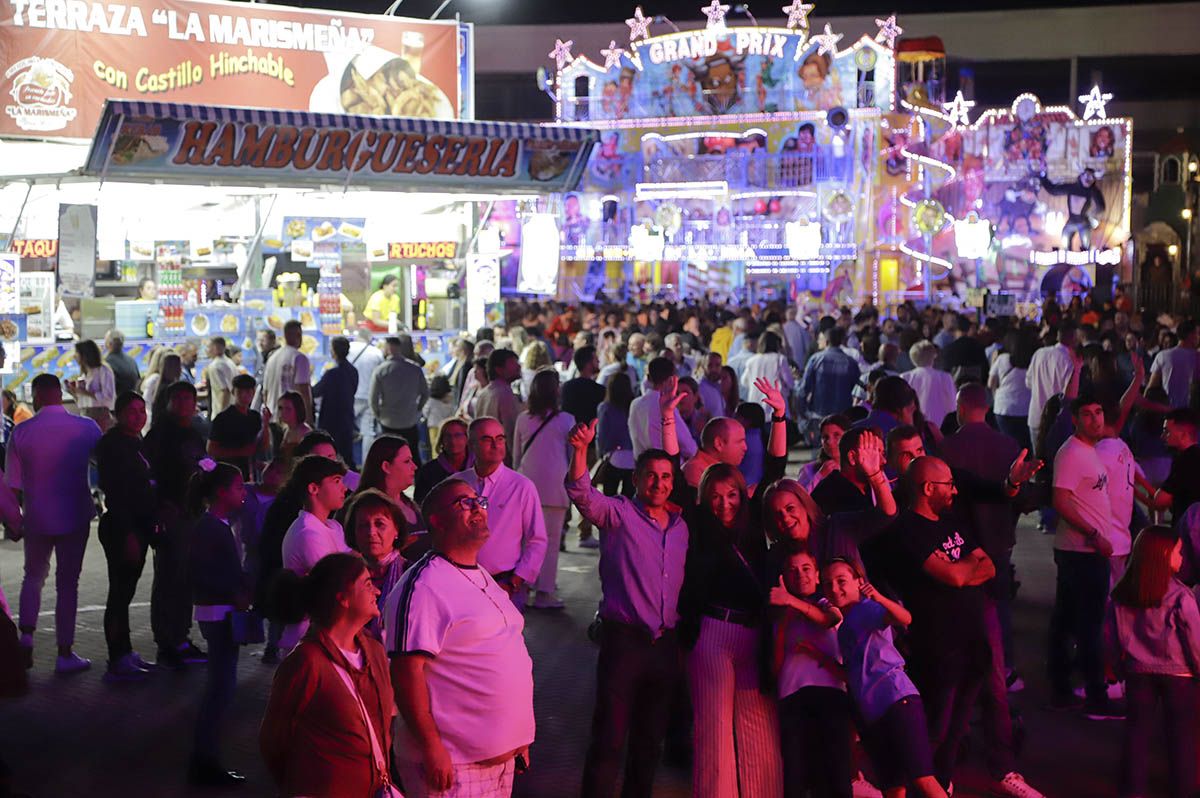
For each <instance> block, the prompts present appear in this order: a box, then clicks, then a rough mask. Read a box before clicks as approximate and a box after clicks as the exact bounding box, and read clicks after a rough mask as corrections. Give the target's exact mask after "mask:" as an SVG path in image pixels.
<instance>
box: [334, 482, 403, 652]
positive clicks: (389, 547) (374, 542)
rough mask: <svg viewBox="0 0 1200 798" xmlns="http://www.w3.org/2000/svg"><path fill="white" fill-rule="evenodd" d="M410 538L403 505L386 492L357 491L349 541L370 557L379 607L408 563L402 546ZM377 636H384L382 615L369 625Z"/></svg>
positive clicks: (348, 525)
mask: <svg viewBox="0 0 1200 798" xmlns="http://www.w3.org/2000/svg"><path fill="white" fill-rule="evenodd" d="M407 542H408V522H407V521H405V519H404V513H403V512H401V510H400V507H399V506H398V505H397V504H396V503H395V502H394V501H392V500H391V499H389V498H388V497H387V496H385V495H384V494H383V493H381V492H380V491H378V490H375V489H374V488H367V489H366V490H363V491H360V492H359V493H357V494H355V496H354V498H353V499H351V500H350V505H349V507H348V508H347V510H346V543H348V544H349V545H350V548H352V549H354V550H355V551H357V552H358V553H359V554H361V555H362V556H363V559H364V560H366V561H367V569H368V570H369V571H370V572H371V582H372V583H374V585H375V589H376V590H378V591H379V609H380V611H382V610H383V603H384V601H386V600H387V597H388V594H389V593H391V592H392V588H393V587H395V586H396V583H397V582H399V581H400V575H401V574H402V573H404V568H405V567H406V563H405V560H404V558H403V557H402V556H400V550H401V549H403V548H404V546H405V544H406V543H407ZM367 631H369V632H370V633H371V634H372V635H373V636H374V637H375V639H376V640H380V641H382V640H383V630H382V629H381V628H380V625H379V619H378V618H375V619H372V620H371V622H370V623H369V624H368V625H367Z"/></svg>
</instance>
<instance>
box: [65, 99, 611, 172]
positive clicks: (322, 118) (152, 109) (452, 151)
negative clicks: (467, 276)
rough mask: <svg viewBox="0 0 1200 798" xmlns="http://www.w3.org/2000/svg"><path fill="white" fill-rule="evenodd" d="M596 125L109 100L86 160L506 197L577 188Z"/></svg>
mask: <svg viewBox="0 0 1200 798" xmlns="http://www.w3.org/2000/svg"><path fill="white" fill-rule="evenodd" d="M597 140H598V133H597V132H596V131H594V130H590V129H586V128H580V127H565V126H561V125H541V124H532V123H523V122H486V121H483V122H463V121H456V120H439V119H410V118H403V117H387V116H356V115H351V114H331V113H317V112H309V111H287V110H279V109H268V108H242V107H234V106H211V105H189V104H184V103H163V102H144V101H129V100H110V101H108V103H107V104H106V106H105V109H104V114H103V116H102V117H101V121H100V125H99V128H98V130H97V132H96V136H95V137H94V139H93V140H92V146H91V149H90V151H89V153H88V158H87V163H86V165H85V167H84V172H85V173H86V174H91V175H96V176H101V177H110V178H120V177H128V178H154V179H172V178H173V179H183V182H186V179H188V178H191V179H197V180H203V181H204V182H214V181H215V182H221V181H224V182H230V183H238V184H241V185H245V184H247V183H250V184H254V183H260V182H261V183H262V184H263V185H289V184H301V185H312V184H313V183H320V184H338V183H345V184H349V185H362V184H366V185H372V186H380V187H386V188H388V189H390V190H405V189H412V190H420V189H428V190H434V191H455V190H460V191H473V192H480V191H483V192H492V191H494V192H497V193H530V192H556V191H570V190H573V189H574V188H575V187H576V186H577V184H578V182H579V179H580V177H581V176H582V173H583V168H584V166H585V164H586V161H587V157H588V155H589V154H590V152H591V148H592V147H593V146H594V145H595V143H596V142H597Z"/></svg>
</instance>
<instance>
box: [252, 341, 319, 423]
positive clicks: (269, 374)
mask: <svg viewBox="0 0 1200 798" xmlns="http://www.w3.org/2000/svg"><path fill="white" fill-rule="evenodd" d="M311 382H312V366H311V365H309V362H308V357H306V356H305V355H304V354H303V353H301V352H300V350H299V349H297V348H296V347H294V346H284V347H282V348H280V349H276V350H275V353H274V354H273V355H271V359H270V360H268V361H267V368H266V369H265V370H264V371H263V379H262V390H263V405H265V406H266V407H267V408H269V409H270V411H271V414H272V415H275V414H277V413H278V411H279V397H281V396H283V395H284V394H285V393H287V392H288V391H294V390H296V386H297V385H309V384H311ZM310 409H311V408H310Z"/></svg>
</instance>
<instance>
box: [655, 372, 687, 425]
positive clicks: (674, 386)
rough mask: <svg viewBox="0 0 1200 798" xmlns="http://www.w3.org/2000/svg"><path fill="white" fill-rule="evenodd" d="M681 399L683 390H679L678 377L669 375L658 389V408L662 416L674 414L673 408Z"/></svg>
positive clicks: (666, 416)
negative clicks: (664, 383)
mask: <svg viewBox="0 0 1200 798" xmlns="http://www.w3.org/2000/svg"><path fill="white" fill-rule="evenodd" d="M681 401H683V391H681V390H679V378H678V377H671V378H670V379H669V380H667V384H666V385H664V386H663V387H662V388H660V389H659V391H658V409H659V412H660V414H661V415H662V417H663V418H668V417H671V418H673V417H674V416H675V408H677V407H679V403H680V402H681Z"/></svg>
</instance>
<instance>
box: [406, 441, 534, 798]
mask: <svg viewBox="0 0 1200 798" xmlns="http://www.w3.org/2000/svg"><path fill="white" fill-rule="evenodd" d="M496 426H497V427H499V424H497V425H496ZM488 506H489V503H488V501H487V500H486V499H484V498H483V497H481V496H479V495H478V494H477V493H476V491H475V489H474V488H472V487H471V485H470V484H469V483H468V482H465V481H463V480H460V479H458V478H455V477H451V478H449V479H446V480H444V481H442V482H441V483H439V484H438V485H437V486H436V487H434V489H433V490H432V491H430V493H429V495H428V496H426V497H425V501H424V502H423V503H422V505H421V510H422V514H423V515H424V516H425V519H426V521H427V523H428V524H429V535H430V538H431V544H432V549H431V551H429V552H428V553H427V554H426V555H425V556H424V557H422V558H421V559H419V560H418V561H417V562H416V563H414V564H413V565H412V566H411V567H410V568H409V569H408V570H407V571H406V572H405V574H404V576H403V577H401V579H400V582H399V584H397V585H396V587H395V588H394V589H393V590H392V592H391V594H390V595H389V596H388V598H387V602H386V604H385V607H384V611H383V626H384V630H383V634H384V644H385V646H386V648H387V651H388V655H389V656H390V658H391V672H392V685H393V687H394V689H395V693H396V704H397V706H398V707H399V709H400V722H399V723H398V724H397V728H396V735H395V753H396V760H397V765H398V768H399V771H400V776H401V778H402V780H403V782H404V792H405V794H406V795H407V796H408V797H409V798H425V796H438V798H467V796H471V797H472V798H474V797H475V796H478V797H479V798H505V797H506V796H509V795H511V794H512V785H513V775H514V774H515V773H516V772H518V771H520V770H523V769H524V768H525V766H526V765H527V763H528V758H529V746H530V744H531V743H532V742H533V737H534V716H533V662H532V660H530V658H529V652H528V650H527V649H526V648H525V639H524V637H523V636H522V631H523V629H524V627H525V619H524V618H523V617H522V616H521V613H520V612H519V611H518V610H517V608H516V607H514V606H513V604H512V602H511V601H509V599H508V594H507V593H506V591H505V590H504V588H503V587H501V586H500V585H499V584H498V583H497V582H496V580H494V579H493V578H492V577H491V575H490V574H489V573H488V571H487V569H486V568H484V567H483V564H482V562H481V561H480V560H479V555H480V553H481V550H482V549H483V548H484V546H485V545H486V543H487V541H488V539H489V534H490V533H489V531H488V513H487V509H488Z"/></svg>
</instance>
